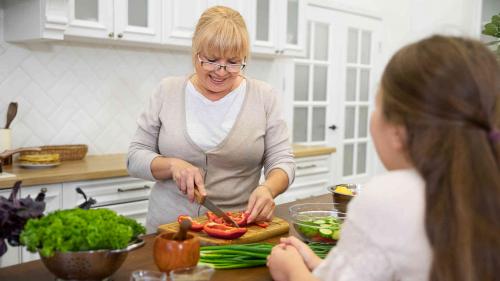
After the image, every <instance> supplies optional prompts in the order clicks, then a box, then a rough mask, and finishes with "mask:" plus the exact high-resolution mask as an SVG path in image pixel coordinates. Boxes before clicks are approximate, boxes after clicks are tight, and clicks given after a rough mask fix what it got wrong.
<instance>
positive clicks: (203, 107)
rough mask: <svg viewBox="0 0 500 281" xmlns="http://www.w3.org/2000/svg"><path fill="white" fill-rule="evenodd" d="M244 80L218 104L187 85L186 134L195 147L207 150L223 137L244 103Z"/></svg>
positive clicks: (191, 84) (218, 101)
mask: <svg viewBox="0 0 500 281" xmlns="http://www.w3.org/2000/svg"><path fill="white" fill-rule="evenodd" d="M245 91H246V80H245V79H243V81H242V82H241V83H240V85H239V86H238V87H237V88H236V89H234V90H233V91H232V92H230V93H229V94H227V95H226V96H224V97H223V98H221V99H220V100H217V101H211V100H209V99H207V98H206V97H205V96H203V95H202V94H201V93H200V92H198V91H197V90H196V88H195V87H194V85H193V83H191V81H189V82H188V84H187V86H186V126H187V132H188V134H189V136H190V137H191V139H192V140H193V141H194V143H195V144H196V145H198V146H199V147H200V148H201V149H202V150H203V151H205V152H206V151H209V150H210V149H212V148H214V147H216V146H217V145H218V144H219V143H221V142H222V140H224V138H226V136H227V134H228V133H229V131H230V130H231V128H232V127H233V125H234V121H235V120H236V117H238V114H239V113H240V110H241V105H242V104H243V101H244V100H245Z"/></svg>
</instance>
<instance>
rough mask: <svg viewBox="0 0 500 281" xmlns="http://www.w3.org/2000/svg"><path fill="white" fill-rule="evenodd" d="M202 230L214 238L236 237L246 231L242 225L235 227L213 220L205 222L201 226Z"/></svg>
mask: <svg viewBox="0 0 500 281" xmlns="http://www.w3.org/2000/svg"><path fill="white" fill-rule="evenodd" d="M203 231H205V233H206V234H208V235H210V236H212V237H216V238H221V239H236V238H239V237H241V236H242V235H243V234H245V233H246V232H247V229H246V228H244V227H240V228H237V227H230V226H227V225H224V224H219V223H215V222H209V223H206V224H205V226H203Z"/></svg>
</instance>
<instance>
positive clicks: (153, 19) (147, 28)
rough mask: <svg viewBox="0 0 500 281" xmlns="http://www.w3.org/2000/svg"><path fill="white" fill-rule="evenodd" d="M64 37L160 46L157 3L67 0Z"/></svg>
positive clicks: (158, 4)
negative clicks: (67, 20) (105, 39)
mask: <svg viewBox="0 0 500 281" xmlns="http://www.w3.org/2000/svg"><path fill="white" fill-rule="evenodd" d="M68 1H69V2H68V3H69V4H68V11H69V25H68V28H67V29H66V31H65V35H69V36H76V37H92V38H108V39H113V40H123V41H133V42H145V43H160V42H161V18H162V8H161V4H162V2H161V1H160V0H116V1H111V0H68Z"/></svg>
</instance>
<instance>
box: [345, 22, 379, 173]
mask: <svg viewBox="0 0 500 281" xmlns="http://www.w3.org/2000/svg"><path fill="white" fill-rule="evenodd" d="M345 42H346V50H347V52H346V56H345V61H346V63H345V67H344V68H345V99H344V112H345V114H344V124H343V127H344V139H343V141H342V142H343V143H342V146H343V147H344V149H343V154H344V155H343V159H342V171H343V172H342V177H352V176H363V175H366V174H367V166H368V160H369V159H368V155H367V148H368V143H369V141H370V138H369V135H368V117H369V114H368V112H369V109H370V88H371V87H370V78H371V74H372V72H373V71H372V69H373V66H372V58H371V57H372V46H373V44H372V31H371V30H364V29H361V28H356V27H348V29H347V38H346V40H345Z"/></svg>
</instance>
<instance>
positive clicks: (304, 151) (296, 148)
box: [292, 144, 337, 158]
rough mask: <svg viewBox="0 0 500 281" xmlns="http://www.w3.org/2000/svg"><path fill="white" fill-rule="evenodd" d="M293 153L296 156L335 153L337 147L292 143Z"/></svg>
mask: <svg viewBox="0 0 500 281" xmlns="http://www.w3.org/2000/svg"><path fill="white" fill-rule="evenodd" d="M292 149H293V154H294V155H295V157H296V158H297V157H308V156H318V155H326V154H331V153H335V151H337V150H336V149H335V147H329V146H306V145H300V144H294V145H292Z"/></svg>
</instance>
